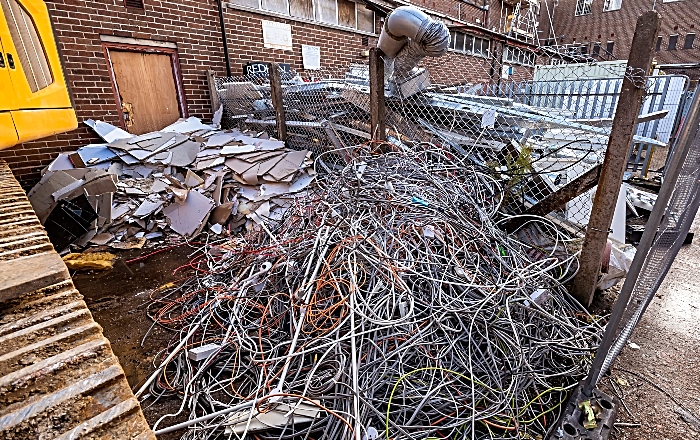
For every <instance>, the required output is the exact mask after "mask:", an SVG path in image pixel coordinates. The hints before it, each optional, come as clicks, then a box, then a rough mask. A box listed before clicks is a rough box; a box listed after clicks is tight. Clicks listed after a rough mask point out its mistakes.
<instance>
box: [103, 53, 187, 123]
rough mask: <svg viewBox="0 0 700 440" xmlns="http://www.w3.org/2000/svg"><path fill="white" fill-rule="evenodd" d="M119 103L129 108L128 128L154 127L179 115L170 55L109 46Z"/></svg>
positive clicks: (170, 121)
mask: <svg viewBox="0 0 700 440" xmlns="http://www.w3.org/2000/svg"><path fill="white" fill-rule="evenodd" d="M109 54H110V59H111V60H112V67H113V69H114V77H115V79H116V82H117V88H118V91H119V97H120V99H121V104H122V105H125V107H129V106H130V108H131V110H132V116H131V118H132V120H133V124H132V125H131V126H128V124H127V127H128V131H129V132H130V133H133V134H143V133H148V132H151V131H157V130H160V129H162V128H163V127H165V126H167V125H170V124H172V123H173V122H175V121H177V120H178V118H180V117H181V116H182V115H181V114H180V106H179V103H178V100H177V88H176V86H175V76H174V72H173V66H172V61H171V58H170V56H169V55H164V54H157V53H140V52H130V51H119V50H110V51H109Z"/></svg>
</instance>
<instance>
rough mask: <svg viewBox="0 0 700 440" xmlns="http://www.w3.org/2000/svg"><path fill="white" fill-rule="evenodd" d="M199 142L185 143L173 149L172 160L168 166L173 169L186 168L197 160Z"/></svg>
mask: <svg viewBox="0 0 700 440" xmlns="http://www.w3.org/2000/svg"><path fill="white" fill-rule="evenodd" d="M200 145H201V144H200V143H199V142H194V141H187V142H184V143H182V144H180V145H178V146H176V147H173V148H172V150H170V151H171V153H172V159H171V160H170V165H172V166H175V167H186V166H188V165H190V164H192V162H194V160H195V159H196V158H197V154H198V153H199V147H200Z"/></svg>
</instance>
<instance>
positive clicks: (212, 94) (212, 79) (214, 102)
mask: <svg viewBox="0 0 700 440" xmlns="http://www.w3.org/2000/svg"><path fill="white" fill-rule="evenodd" d="M207 84H208V85H209V99H211V113H212V114H214V113H216V111H217V110H219V107H220V106H221V101H219V94H218V93H217V92H216V76H215V75H214V71H213V70H207Z"/></svg>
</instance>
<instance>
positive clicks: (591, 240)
mask: <svg viewBox="0 0 700 440" xmlns="http://www.w3.org/2000/svg"><path fill="white" fill-rule="evenodd" d="M659 21H660V19H659V14H658V13H657V12H655V11H649V12H645V13H644V14H642V15H641V16H640V17H639V19H638V20H637V27H636V28H635V31H634V38H633V40H632V48H631V49H630V55H629V58H628V62H627V71H626V74H625V78H624V79H623V81H622V91H621V92H620V98H619V99H618V103H617V111H616V112H615V118H614V120H613V125H612V129H611V131H610V138H609V141H608V148H607V150H606V152H605V160H604V161H603V168H602V170H601V174H600V181H599V183H598V190H597V191H596V193H595V198H594V199H593V207H592V209H591V217H590V220H589V221H588V227H587V228H586V237H585V238H584V241H583V249H582V250H581V256H580V258H579V261H580V268H579V271H578V274H576V277H575V278H574V281H573V285H572V290H571V294H572V295H573V296H574V297H575V298H576V299H577V300H579V301H580V302H581V304H583V305H584V306H586V307H588V306H590V305H591V302H592V301H593V295H594V293H595V286H596V283H597V281H598V274H599V272H600V265H601V257H602V254H603V249H604V248H605V243H606V241H607V239H608V230H609V229H610V224H611V223H612V218H613V214H614V213H615V205H616V204H617V197H618V193H619V192H620V187H621V186H622V175H623V173H624V171H625V165H626V164H627V158H628V156H629V150H630V145H631V144H632V137H633V136H634V131H635V129H636V127H637V117H638V116H639V111H640V109H641V106H642V100H643V98H644V92H645V87H646V77H647V73H648V72H649V68H650V67H651V61H652V58H653V54H654V52H653V50H654V41H656V37H657V34H658V32H659Z"/></svg>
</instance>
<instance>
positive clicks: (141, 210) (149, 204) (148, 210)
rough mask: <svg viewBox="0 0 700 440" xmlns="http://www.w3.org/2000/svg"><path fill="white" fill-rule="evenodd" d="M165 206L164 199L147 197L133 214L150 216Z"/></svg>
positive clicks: (139, 216)
mask: <svg viewBox="0 0 700 440" xmlns="http://www.w3.org/2000/svg"><path fill="white" fill-rule="evenodd" d="M161 206H163V201H162V200H149V199H146V200H144V201H143V203H141V205H140V206H139V207H138V209H137V210H136V211H134V214H133V216H134V217H138V218H144V217H148V216H149V215H151V214H153V213H154V212H156V211H158V209H160V207H161Z"/></svg>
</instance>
